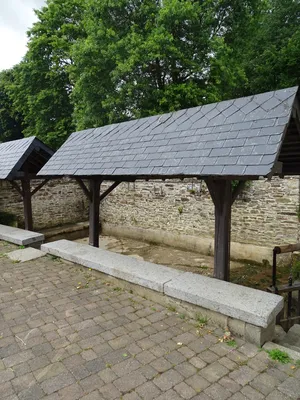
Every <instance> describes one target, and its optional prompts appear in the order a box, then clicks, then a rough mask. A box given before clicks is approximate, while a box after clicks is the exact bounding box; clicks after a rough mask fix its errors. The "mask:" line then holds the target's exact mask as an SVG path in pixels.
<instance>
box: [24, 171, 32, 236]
mask: <svg viewBox="0 0 300 400" xmlns="http://www.w3.org/2000/svg"><path fill="white" fill-rule="evenodd" d="M26 175H27V174H26ZM26 175H25V177H24V178H23V179H22V192H23V205H24V220H25V229H26V230H27V231H32V230H33V219H32V204H31V192H30V179H29V178H28V177H27V176H26Z"/></svg>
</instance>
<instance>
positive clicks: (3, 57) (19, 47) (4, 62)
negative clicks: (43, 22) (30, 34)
mask: <svg viewBox="0 0 300 400" xmlns="http://www.w3.org/2000/svg"><path fill="white" fill-rule="evenodd" d="M44 3H45V0H0V71H1V70H2V69H7V68H11V67H12V66H13V65H15V64H17V63H18V62H19V61H21V59H22V57H23V56H24V55H25V53H26V42H27V36H26V31H27V29H28V28H29V27H30V26H31V25H32V23H33V22H35V20H36V18H35V14H34V12H33V9H34V8H36V9H38V8H41V7H42V6H43V4H44Z"/></svg>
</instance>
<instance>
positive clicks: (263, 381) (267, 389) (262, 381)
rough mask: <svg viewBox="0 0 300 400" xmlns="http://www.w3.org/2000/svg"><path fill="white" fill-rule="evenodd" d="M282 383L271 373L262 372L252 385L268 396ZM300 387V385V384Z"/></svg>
mask: <svg viewBox="0 0 300 400" xmlns="http://www.w3.org/2000/svg"><path fill="white" fill-rule="evenodd" d="M279 384H280V381H279V380H278V379H276V378H274V377H273V376H271V375H268V374H266V373H263V374H260V375H259V376H257V377H256V378H254V379H253V381H252V382H251V383H250V385H251V386H252V387H253V388H254V389H257V390H258V391H259V392H261V393H262V394H264V395H265V396H267V395H268V394H270V393H271V392H272V391H273V390H274V387H276V386H278V385H279ZM299 388H300V385H299Z"/></svg>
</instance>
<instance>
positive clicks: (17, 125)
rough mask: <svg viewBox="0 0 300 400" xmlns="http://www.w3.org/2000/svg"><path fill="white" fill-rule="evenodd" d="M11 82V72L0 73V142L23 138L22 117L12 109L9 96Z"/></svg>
mask: <svg viewBox="0 0 300 400" xmlns="http://www.w3.org/2000/svg"><path fill="white" fill-rule="evenodd" d="M12 82H13V71H12V70H7V71H2V72H0V142H7V141H9V140H16V139H21V138H23V128H24V121H23V117H22V115H21V114H20V113H19V112H17V110H16V109H15V108H14V105H13V102H12V99H11V96H10V85H11V84H12Z"/></svg>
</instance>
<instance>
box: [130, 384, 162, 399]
mask: <svg viewBox="0 0 300 400" xmlns="http://www.w3.org/2000/svg"><path fill="white" fill-rule="evenodd" d="M136 392H137V393H138V394H139V395H140V396H141V398H142V399H143V400H152V399H156V398H157V397H158V396H159V395H160V394H161V391H160V390H159V389H158V387H157V386H155V385H154V383H152V382H146V383H143V384H142V385H141V386H139V387H137V388H136Z"/></svg>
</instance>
